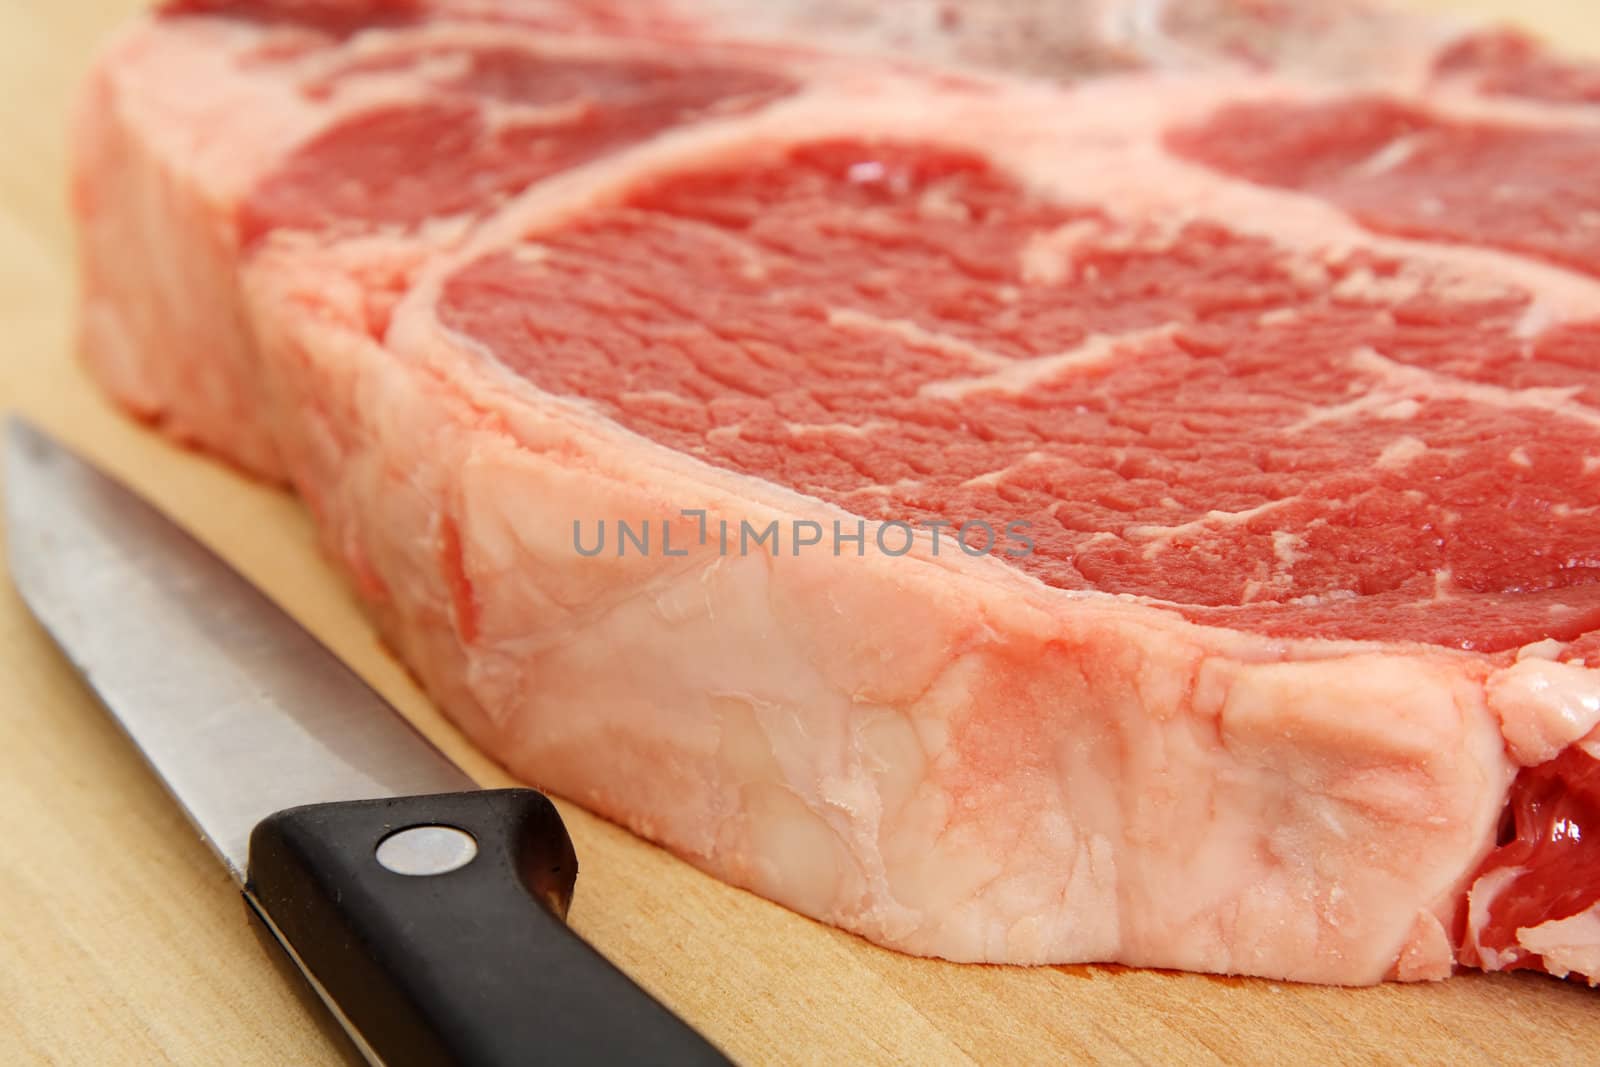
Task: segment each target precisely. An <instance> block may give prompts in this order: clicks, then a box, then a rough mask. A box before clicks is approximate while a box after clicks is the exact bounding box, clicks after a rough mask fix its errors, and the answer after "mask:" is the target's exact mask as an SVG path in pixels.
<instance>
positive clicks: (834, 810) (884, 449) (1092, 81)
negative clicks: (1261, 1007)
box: [73, 0, 1600, 983]
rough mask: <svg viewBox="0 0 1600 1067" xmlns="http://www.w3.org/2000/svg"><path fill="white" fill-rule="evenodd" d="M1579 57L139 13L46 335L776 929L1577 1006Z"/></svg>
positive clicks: (1246, 11) (1217, 33)
mask: <svg viewBox="0 0 1600 1067" xmlns="http://www.w3.org/2000/svg"><path fill="white" fill-rule="evenodd" d="M1379 41H1389V42H1396V41H1404V42H1407V43H1405V44H1403V45H1402V44H1395V43H1390V44H1387V45H1384V46H1382V47H1381V48H1374V47H1371V45H1372V42H1379ZM1597 86H1600V71H1597V70H1596V69H1595V68H1590V67H1584V66H1582V65H1580V64H1575V63H1569V62H1566V61H1563V60H1561V59H1558V58H1555V57H1552V56H1550V55H1548V54H1547V53H1545V52H1544V51H1542V50H1541V49H1540V48H1539V47H1538V46H1536V45H1534V44H1532V43H1531V42H1528V41H1526V40H1524V39H1522V38H1518V37H1515V36H1510V35H1506V34H1493V33H1489V34H1466V33H1461V32H1457V31H1456V30H1455V29H1453V28H1451V27H1448V26H1443V25H1439V24H1435V23H1432V22H1425V21H1423V20H1419V19H1416V18H1413V17H1411V16H1404V15H1400V14H1391V13H1385V12H1382V11H1375V10H1368V9H1358V8H1353V7H1344V6H1337V5H1325V4H1312V3H1309V2H1307V3H1303V4H1292V3H1286V2H1276V3H1265V4H1263V3H1253V2H1252V3H1245V2H1235V3H1230V2H1227V0H1207V2H1205V3H1200V4H1190V5H1170V6H1163V5H1152V4H1144V3H1137V4H1134V3H1115V2H1099V3H1085V4H1077V5H1072V4H1066V3H1059V4H1048V3H1038V2H1029V3H999V2H990V3H974V4H971V5H951V4H940V3H932V2H907V3H903V4H887V5H885V4H874V3H865V2H861V0H830V2H828V3H823V4H803V3H799V2H785V3H776V4H754V3H734V2H732V0H711V2H707V3H705V4H700V5H696V4H693V3H691V2H690V0H678V2H672V0H655V2H652V3H632V4H623V3H618V4H616V5H615V6H610V5H607V4H604V3H601V2H598V0H596V2H587V3H586V2H580V0H544V2H540V3H532V2H529V3H516V4H511V3H496V2H492V0H434V2H423V0H415V2H409V3H407V2H400V0H393V2H389V3H377V2H355V0H345V2H335V0H276V2H271V3H268V2H264V0H263V2H256V3H248V2H244V0H234V2H199V0H189V2H184V3H176V4H172V5H169V6H168V7H167V8H166V9H164V10H162V11H161V12H159V13H156V14H153V15H151V16H150V17H148V18H146V19H144V20H142V21H141V22H139V23H138V24H137V25H135V26H134V27H132V28H131V29H130V30H129V31H128V32H127V33H126V34H125V35H123V36H122V37H121V38H120V39H119V40H118V41H117V42H116V43H115V44H114V45H113V46H112V47H111V48H110V49H109V50H108V51H107V52H106V54H105V55H104V56H103V57H102V59H101V61H100V62H99V64H98V66H97V67H96V70H95V73H94V74H93V77H92V79H91V81H90V84H89V87H88V89H87V92H86V94H85V97H84V101H83V106H82V108H81V112H80V119H79V122H78V126H77V136H76V169H75V184H74V190H73V191H74V198H75V209H76V212H77V216H78V219H79V222H80V232H81V246H82V263H83V276H84V293H85V303H84V310H83V344H84V351H85V354H86V358H87V360H88V363H89V365H90V367H91V368H92V370H93V372H94V373H95V375H96V376H97V377H98V379H99V380H100V381H101V382H102V383H103V384H104V385H105V387H106V388H108V389H109V390H110V391H111V392H112V393H113V394H114V395H115V396H116V397H117V399H118V400H119V401H121V402H122V403H123V404H124V405H126V406H127V407H128V408H130V409H131V410H133V411H134V412H136V413H138V414H139V415H141V416H143V417H146V418H148V419H150V420H152V421H154V422H156V423H158V424H159V425H160V426H162V427H163V428H164V429H165V430H167V431H168V432H169V433H171V434H173V435H174V436H176V437H178V438H180V439H182V440H184V441H187V442H191V443H193V444H195V445H198V446H200V447H202V448H205V449H207V450H209V451H212V452H214V453H216V454H218V455H221V456H224V457H227V458H228V459H230V460H232V461H233V462H235V463H237V464H239V465H240V466H242V467H244V468H246V469H247V470H249V471H252V472H254V473H256V474H258V475H261V476H264V477H267V478H271V479H277V480H282V481H284V482H286V483H288V484H289V485H291V486H293V488H294V489H295V491H296V492H298V493H299V494H300V495H301V496H302V497H303V498H304V500H305V501H306V503H307V505H308V506H309V507H310V508H311V510H312V512H313V513H314V516H315V519H316V522H317V525H318V527H319V529H320V531H321V533H322V536H323V538H324V540H325V544H326V546H327V549H328V551H329V552H330V553H331V554H332V556H333V557H334V558H336V559H337V560H338V561H339V562H340V563H341V564H342V565H343V566H344V568H345V569H346V570H347V572H348V573H349V574H350V575H351V577H352V578H353V580H354V582H355V584H356V586H357V588H358V589H359V591H360V593H361V595H362V596H363V598H364V599H365V600H366V601H367V603H368V604H369V605H370V606H371V609H372V611H373V612H374V614H375V616H376V618H377V619H378V620H379V621H380V623H381V625H382V627H383V630H384V632H385V634H386V635H387V637H388V639H389V640H390V641H391V642H392V644H393V646H394V648H395V649H396V650H397V651H398V653H399V654H400V655H401V656H402V657H403V658H404V659H405V661H406V662H407V663H408V664H409V665H410V666H411V667H412V668H413V669H414V670H415V671H416V672H417V674H418V675H419V676H420V677H421V678H422V679H423V681H424V682H425V683H426V685H427V686H428V688H429V689H430V691H431V692H432V693H433V695H434V696H435V697H436V698H437V700H438V701H439V702H440V704H441V705H442V706H443V707H444V708H445V709H446V710H447V711H448V712H449V714H450V715H451V716H453V717H454V719H455V720H456V721H457V722H458V723H460V724H461V726H462V727H463V728H464V729H465V730H466V731H467V732H468V733H469V734H470V735H471V736H472V737H473V738H475V739H476V740H477V742H478V743H479V744H481V745H482V746H483V748H484V749H485V750H486V751H488V752H489V753H491V754H493V755H494V756H495V757H497V758H498V759H499V760H501V761H502V762H503V763H504V764H505V766H507V767H508V768H509V769H510V770H511V771H512V772H514V773H515V774H517V775H519V776H521V777H522V778H524V779H526V780H528V781H530V782H532V783H535V784H537V785H540V786H542V787H545V788H549V789H551V790H553V791H555V792H558V793H560V794H562V795H564V796H566V797H569V798H572V799H573V800H576V801H578V802H580V803H582V804H584V805H586V806H588V807H590V808H592V809H593V810H595V811H597V812H600V813H602V814H605V815H607V816H609V817H611V818H613V819H616V820H617V821H619V822H622V823H624V824H626V825H627V826H629V827H632V828H633V829H634V830H636V831H638V832H639V833H641V834H643V835H645V836H648V837H650V838H652V839H654V840H656V841H659V842H661V843H663V844H665V845H666V846H668V847H670V848H671V849H673V850H674V851H676V852H677V853H678V854H680V855H682V856H684V857H685V858H687V859H689V860H690V861H692V862H694V863H696V864H698V865H699V866H701V867H703V868H705V869H706V870H708V871H711V872H713V873H715V874H716V875H718V876H719V877H721V878H724V879H727V880H728V881H731V882H734V883H737V884H739V885H742V886H747V887H749V888H751V889H753V890H754V891H756V892H758V893H760V894H762V895H764V896H767V897H770V898H772V899H773V900H776V901H780V902H782V903H784V904H786V905H788V906H789V907H791V908H794V909H796V910H798V911H801V912H804V913H806V914H809V915H813V916H816V917H818V918H821V919H824V920H826V921H828V922H831V923H834V924H837V925H839V926H842V927H845V928H848V929H850V930H854V931H857V932H859V933H860V934H862V935H864V936H866V937H868V938H870V939H872V940H874V941H877V942H880V943H882V944H885V945H890V946H894V947H896V948H899V949H903V950H905V951H908V952H915V953H923V954H929V955H938V956H944V957H947V958H950V959H954V960H989V961H1007V962H1018V963H1042V962H1069V961H1120V962H1123V963H1129V964H1140V965H1154V966H1162V967H1175V968H1186V969H1193V970H1202V971H1214V972H1232V973H1244V974H1257V975H1269V976H1276V977H1283V978H1292V979H1302V980H1310V981H1321V982H1338V983H1367V982H1376V981H1379V980H1382V979H1384V978H1386V977H1395V978H1401V979H1419V978H1434V977H1441V976H1444V975H1446V974H1449V973H1450V971H1451V969H1452V967H1453V966H1454V965H1456V964H1457V963H1462V964H1468V965H1477V966H1482V967H1486V968H1490V969H1498V968H1512V967H1538V968H1543V969H1545V970H1548V971H1550V972H1551V973H1554V974H1558V975H1564V974H1569V973H1571V974H1577V975H1582V976H1589V977H1595V976H1600V906H1597V904H1596V900H1597V897H1600V843H1597V842H1600V836H1597V835H1600V770H1597V768H1600V732H1597V731H1596V723H1597V721H1600V674H1597V673H1596V672H1597V670H1600V538H1597V537H1596V536H1595V531H1596V528H1597V527H1596V514H1597V509H1600V182H1597V181H1596V177H1597V176H1600V110H1597V101H1600V89H1597Z"/></svg>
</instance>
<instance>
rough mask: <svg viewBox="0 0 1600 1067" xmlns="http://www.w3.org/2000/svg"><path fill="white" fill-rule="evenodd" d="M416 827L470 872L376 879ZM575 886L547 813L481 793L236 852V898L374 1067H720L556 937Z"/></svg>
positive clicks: (518, 794) (394, 804)
mask: <svg viewBox="0 0 1600 1067" xmlns="http://www.w3.org/2000/svg"><path fill="white" fill-rule="evenodd" d="M419 826H443V827H451V828H454V829H456V830H460V831H464V832H465V833H467V834H470V835H471V837H472V838H473V839H474V840H475V841H476V844H477V854H476V856H474V857H473V858H472V860H471V861H470V862H467V863H466V864H465V865H464V866H461V867H459V868H458V869H455V870H451V871H448V872H447V873H442V874H426V875H418V874H398V873H395V872H394V871H393V870H389V869H387V868H386V867H385V866H383V865H382V864H381V863H380V862H379V860H378V858H377V849H378V846H379V844H381V843H382V842H383V841H384V840H385V839H387V838H388V837H389V836H390V835H391V834H395V833H397V832H399V831H403V830H407V829H410V828H414V827H419ZM411 839H412V840H415V835H413V837H412V838H411ZM453 840H457V841H459V840H461V839H459V838H454V839H453ZM392 862H393V861H392V860H391V863H392ZM577 873H578V861H577V858H576V856H575V855H574V854H573V851H572V841H571V838H569V837H568V836H567V831H566V827H565V826H564V825H563V824H562V822H561V816H560V815H559V814H558V813H557V811H556V809H555V806H554V805H553V804H551V803H550V801H549V800H548V799H546V798H545V797H544V796H543V795H541V794H539V793H536V792H534V791H532V790H528V789H504V790H487V791H482V792H471V793H451V794H445V795H440V796H424V797H400V798H396V799H390V800H360V801H351V802H346V803H337V804H315V805H311V806H308V807H301V808H291V809H289V810H287V811H282V812H279V813H277V814H276V815H272V816H270V817H268V818H267V819H265V820H263V821H262V822H261V823H260V824H259V825H258V826H257V827H256V828H255V831H254V833H252V834H251V835H250V870H249V879H248V881H247V882H246V885H245V893H246V896H247V898H248V899H250V901H251V904H252V905H253V906H254V907H255V908H256V909H257V910H258V911H260V912H262V913H263V915H264V917H265V918H266V919H267V920H268V921H269V923H270V925H271V926H272V927H273V932H274V933H275V934H276V935H277V936H278V938H279V940H280V941H283V942H285V944H286V946H287V947H288V948H289V949H290V950H291V951H292V953H293V954H294V955H295V956H297V957H298V960H297V962H298V963H299V965H300V966H301V969H302V970H305V971H307V972H309V974H310V975H311V976H312V977H313V978H314V979H315V982H316V984H319V985H320V986H321V987H322V989H321V990H320V991H319V992H321V993H322V995H323V996H324V999H326V1000H331V1001H332V1002H333V1003H334V1004H335V1005H337V1008H338V1011H339V1012H340V1013H342V1014H343V1016H344V1019H343V1020H342V1021H344V1022H345V1024H346V1027H347V1028H348V1029H353V1030H355V1031H356V1032H357V1033H359V1035H360V1039H361V1040H363V1041H365V1043H366V1044H367V1045H368V1046H369V1048H370V1052H369V1053H367V1054H368V1055H376V1056H377V1058H378V1059H379V1060H381V1062H383V1063H384V1064H386V1065H387V1067H412V1065H415V1067H439V1065H443V1064H453V1065H461V1067H512V1065H515V1067H528V1065H533V1064H587V1063H596V1064H609V1063H619V1064H625V1063H650V1064H726V1063H727V1062H728V1061H727V1060H726V1059H725V1058H724V1057H723V1056H722V1055H721V1054H720V1053H719V1052H717V1050H716V1049H714V1048H713V1047H712V1046H711V1045H710V1044H708V1043H707V1042H706V1040H705V1039H704V1038H702V1037H701V1036H700V1035H699V1034H697V1033H695V1032H694V1031H693V1030H692V1029H690V1028H689V1027H688V1026H687V1025H686V1024H685V1023H684V1022H683V1021H682V1020H680V1019H679V1018H678V1017H677V1016H675V1015H673V1014H672V1013H671V1012H670V1011H668V1010H667V1009H666V1008H665V1007H663V1006H662V1005H661V1004H660V1003H658V1002H657V1001H655V1000H654V999H652V998H651V997H650V995H649V994H647V993H646V992H645V991H644V990H642V989H640V988H639V987H638V986H636V985H634V983H633V982H632V981H631V980H630V979H629V978H628V977H627V976H626V975H624V974H623V973H622V972H621V971H619V970H617V968H616V967H614V966H613V965H612V964H611V963H610V962H609V961H607V960H606V959H605V957H603V956H601V955H600V954H599V953H598V952H596V951H595V950H594V949H593V948H591V947H589V945H587V944H586V943H584V941H583V940H582V939H580V938H579V937H578V936H577V934H575V933H573V932H572V931H571V930H570V929H569V928H568V927H567V925H566V922H565V919H564V917H565V915H566V910H567V904H568V903H569V902H570V901H571V899H572V887H573V883H574V881H575V879H576V878H577ZM358 1044H359V1042H358Z"/></svg>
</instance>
